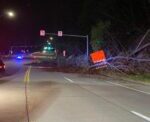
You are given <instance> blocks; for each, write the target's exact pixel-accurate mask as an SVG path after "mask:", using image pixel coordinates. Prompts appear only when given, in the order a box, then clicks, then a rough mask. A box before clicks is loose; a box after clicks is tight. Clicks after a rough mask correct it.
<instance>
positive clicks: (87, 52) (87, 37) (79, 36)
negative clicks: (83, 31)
mask: <svg viewBox="0 0 150 122" xmlns="http://www.w3.org/2000/svg"><path fill="white" fill-rule="evenodd" d="M45 34H46V35H55V36H58V34H55V33H45ZM62 36H69V37H78V38H86V55H87V59H88V58H89V36H88V35H86V36H83V35H71V34H63V35H62Z"/></svg>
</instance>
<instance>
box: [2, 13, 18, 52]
mask: <svg viewBox="0 0 150 122" xmlns="http://www.w3.org/2000/svg"><path fill="white" fill-rule="evenodd" d="M3 16H6V17H9V18H14V17H15V16H16V14H15V12H14V11H12V10H7V11H5V12H4V13H2V14H1V15H0V18H1V17H3ZM12 49H13V47H11V49H10V54H12Z"/></svg>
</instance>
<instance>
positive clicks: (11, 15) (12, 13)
mask: <svg viewBox="0 0 150 122" xmlns="http://www.w3.org/2000/svg"><path fill="white" fill-rule="evenodd" d="M6 15H7V16H8V17H10V18H14V17H15V13H14V11H6Z"/></svg>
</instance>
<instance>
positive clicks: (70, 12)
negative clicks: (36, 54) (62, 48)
mask: <svg viewBox="0 0 150 122" xmlns="http://www.w3.org/2000/svg"><path fill="white" fill-rule="evenodd" d="M82 1H83V0H53V1H52V0H49V1H44V0H40V1H38V0H32V1H31V0H24V1H23V0H22V1H21V0H1V1H0V14H1V15H4V11H5V10H7V9H12V10H14V11H16V13H17V15H16V18H13V19H9V18H7V17H6V16H1V17H0V50H2V49H5V48H7V47H8V46H9V45H21V44H25V43H26V44H36V43H37V42H38V41H39V30H40V29H45V30H46V31H47V32H52V33H53V32H56V33H57V31H58V30H63V31H64V33H73V34H76V33H78V32H79V28H78V26H77V21H78V17H79V14H80V11H81V7H82Z"/></svg>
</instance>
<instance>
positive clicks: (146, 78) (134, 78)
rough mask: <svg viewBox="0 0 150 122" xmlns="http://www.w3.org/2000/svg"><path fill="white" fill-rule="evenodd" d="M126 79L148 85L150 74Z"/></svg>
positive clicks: (131, 76) (130, 76) (129, 76)
mask: <svg viewBox="0 0 150 122" xmlns="http://www.w3.org/2000/svg"><path fill="white" fill-rule="evenodd" d="M127 76H128V77H127V79H129V80H130V79H131V80H137V81H142V82H146V83H150V74H138V75H127Z"/></svg>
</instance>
